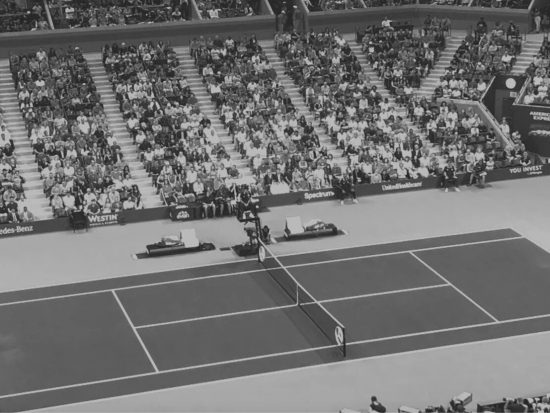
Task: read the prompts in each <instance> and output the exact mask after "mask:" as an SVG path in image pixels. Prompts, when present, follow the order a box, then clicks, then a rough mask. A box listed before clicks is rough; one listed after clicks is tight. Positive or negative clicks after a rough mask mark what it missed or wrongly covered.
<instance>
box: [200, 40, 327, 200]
mask: <svg viewBox="0 0 550 413" xmlns="http://www.w3.org/2000/svg"><path fill="white" fill-rule="evenodd" d="M192 55H193V57H194V58H195V62H196V65H197V68H198V70H199V73H200V74H201V75H202V77H203V81H204V83H205V85H206V87H207V90H208V91H209V93H210V95H211V96H212V100H213V101H214V102H215V104H216V107H217V108H218V110H219V114H220V119H221V120H222V122H223V124H224V125H225V127H226V128H227V129H228V131H229V133H230V134H231V135H232V136H233V140H234V145H235V149H236V150H237V151H238V152H239V153H240V154H241V156H242V157H243V158H244V159H247V160H248V161H249V163H250V167H251V169H252V172H253V174H254V176H255V178H256V181H257V186H258V191H259V192H260V193H272V194H274V193H282V192H288V191H289V190H292V191H298V190H307V189H315V188H320V187H323V186H326V185H327V184H328V182H327V178H326V175H325V167H324V166H325V163H324V160H325V159H326V148H321V147H320V145H319V138H318V136H317V134H316V132H315V130H314V128H313V126H312V124H311V123H310V122H306V120H305V118H304V117H303V116H300V114H298V113H297V112H296V109H295V107H294V105H293V104H292V102H291V100H290V97H289V96H288V93H287V92H286V91H285V89H284V87H283V86H282V85H281V83H280V82H279V80H278V79H277V74H276V72H275V70H274V69H273V68H272V66H271V63H270V62H269V60H268V59H267V57H266V55H265V53H264V51H263V50H262V48H261V46H260V45H259V44H258V41H257V40H256V38H255V37H254V36H252V37H249V38H243V39H240V40H237V39H232V38H231V37H228V38H226V39H225V40H222V39H220V38H218V37H216V38H214V39H211V40H209V41H206V42H203V44H196V45H193V47H192Z"/></svg>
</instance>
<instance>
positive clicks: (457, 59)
mask: <svg viewBox="0 0 550 413" xmlns="http://www.w3.org/2000/svg"><path fill="white" fill-rule="evenodd" d="M519 53H521V36H520V33H519V29H518V27H517V26H516V25H515V24H514V23H512V22H510V24H509V26H508V27H507V28H506V27H505V26H504V25H502V24H501V23H498V22H497V23H496V24H495V27H494V28H493V29H492V30H490V31H489V30H488V27H487V23H485V20H484V19H483V17H482V18H481V19H480V20H479V22H478V23H477V26H476V29H475V32H474V33H473V34H469V35H467V36H466V38H465V39H464V40H463V41H462V44H461V45H460V46H459V47H458V49H457V51H456V53H455V55H454V56H453V58H452V60H451V64H450V66H449V67H447V68H446V70H445V75H444V76H442V77H441V78H440V82H439V84H438V86H437V87H436V89H435V97H437V98H452V99H467V100H479V99H480V98H481V96H482V95H483V93H484V92H485V90H486V89H487V87H488V84H489V83H490V80H491V78H492V77H493V76H495V75H497V74H500V75H504V74H507V73H509V72H510V71H511V69H512V67H513V65H514V63H515V61H516V56H517V55H518V54H519Z"/></svg>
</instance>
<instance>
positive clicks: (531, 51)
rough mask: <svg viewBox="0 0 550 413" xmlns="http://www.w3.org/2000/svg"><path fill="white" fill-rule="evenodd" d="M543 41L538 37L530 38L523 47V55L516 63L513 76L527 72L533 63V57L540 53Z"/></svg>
mask: <svg viewBox="0 0 550 413" xmlns="http://www.w3.org/2000/svg"><path fill="white" fill-rule="evenodd" d="M541 44H542V41H541V40H540V39H539V37H537V36H529V37H528V38H527V40H526V41H524V42H523V44H522V45H521V53H520V54H519V55H518V56H517V59H516V63H515V64H514V67H513V68H512V74H517V75H523V74H525V70H526V69H527V68H528V67H529V65H530V64H531V63H532V62H533V56H535V55H537V54H538V53H539V51H540V46H541Z"/></svg>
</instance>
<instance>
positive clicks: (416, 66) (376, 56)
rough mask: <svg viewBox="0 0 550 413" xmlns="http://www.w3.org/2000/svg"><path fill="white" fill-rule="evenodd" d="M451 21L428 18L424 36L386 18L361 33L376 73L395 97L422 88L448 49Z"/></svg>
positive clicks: (363, 45)
mask: <svg viewBox="0 0 550 413" xmlns="http://www.w3.org/2000/svg"><path fill="white" fill-rule="evenodd" d="M448 27H450V20H448V19H438V18H435V17H434V18H432V17H431V16H427V18H426V21H425V23H424V28H423V30H422V33H421V36H417V35H416V31H415V29H414V26H412V25H408V24H399V23H393V22H391V21H390V20H389V19H388V18H385V19H384V21H383V22H382V25H381V26H379V27H378V26H368V27H367V28H366V30H365V31H364V32H361V33H360V34H359V37H358V40H359V41H360V42H361V43H362V50H363V52H364V53H365V54H366V58H367V61H368V62H369V64H370V66H371V68H372V69H373V71H374V72H375V73H376V74H377V75H378V78H379V79H381V80H382V81H383V82H384V86H385V87H386V89H388V90H389V91H390V93H391V94H393V95H395V94H398V95H399V97H400V98H403V97H404V95H405V94H404V93H403V90H404V89H405V88H419V87H420V81H421V79H422V78H424V77H426V76H427V75H428V74H429V73H430V70H431V69H432V68H433V67H434V65H435V63H436V62H437V60H438V59H439V55H440V53H441V51H442V50H443V49H444V48H445V32H446V31H447V30H448Z"/></svg>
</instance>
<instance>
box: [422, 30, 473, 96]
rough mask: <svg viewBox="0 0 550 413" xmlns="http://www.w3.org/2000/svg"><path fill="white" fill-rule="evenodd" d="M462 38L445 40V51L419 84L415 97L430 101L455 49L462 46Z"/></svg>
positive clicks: (457, 36) (456, 36) (454, 37)
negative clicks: (423, 97)
mask: <svg viewBox="0 0 550 413" xmlns="http://www.w3.org/2000/svg"><path fill="white" fill-rule="evenodd" d="M464 37H465V36H459V35H455V36H452V37H447V38H446V39H445V43H446V44H445V50H443V51H442V52H441V56H440V57H439V61H438V62H437V63H436V64H435V66H434V68H433V69H432V71H431V72H430V74H429V75H428V76H426V77H425V78H424V79H422V81H421V82H420V89H418V90H417V91H416V94H417V95H419V96H425V97H426V99H428V100H431V99H432V95H433V94H434V91H435V88H436V87H437V85H438V84H439V78H440V77H441V76H443V75H444V74H445V69H446V68H447V67H449V66H450V64H451V60H452V59H453V56H454V54H455V53H456V49H458V47H459V46H460V45H461V44H462V40H463V39H464Z"/></svg>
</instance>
